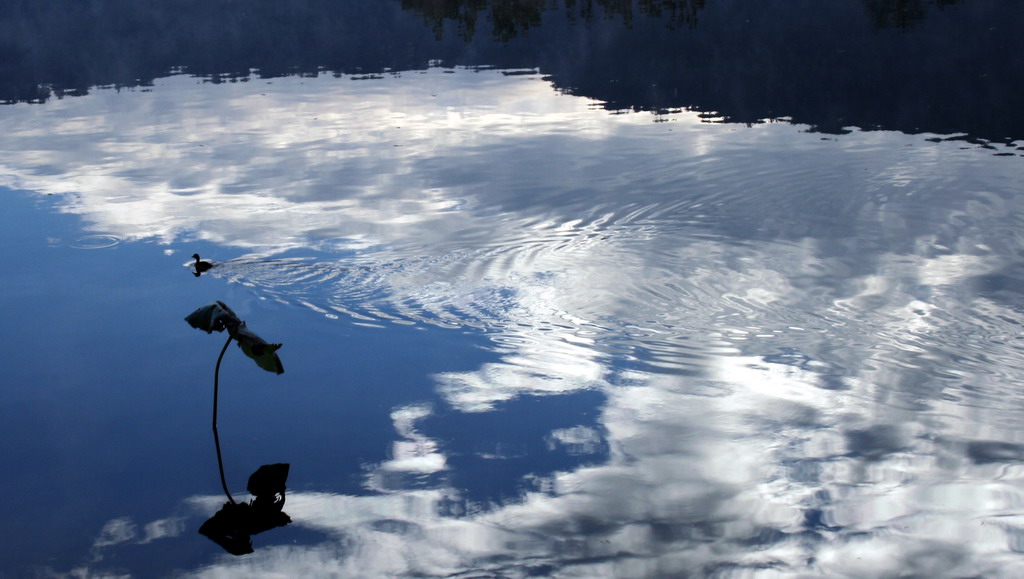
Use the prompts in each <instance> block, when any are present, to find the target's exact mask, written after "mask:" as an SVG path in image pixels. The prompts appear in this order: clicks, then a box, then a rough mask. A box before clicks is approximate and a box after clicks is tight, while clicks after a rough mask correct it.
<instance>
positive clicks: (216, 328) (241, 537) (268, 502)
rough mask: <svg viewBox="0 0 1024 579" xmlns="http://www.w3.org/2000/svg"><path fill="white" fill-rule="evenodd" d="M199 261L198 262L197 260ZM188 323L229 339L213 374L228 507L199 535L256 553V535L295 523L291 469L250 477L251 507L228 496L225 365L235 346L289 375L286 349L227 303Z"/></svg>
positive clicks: (264, 470)
mask: <svg viewBox="0 0 1024 579" xmlns="http://www.w3.org/2000/svg"><path fill="white" fill-rule="evenodd" d="M196 258H197V259H198V256H196ZM185 321H187V322H188V323H189V325H191V326H192V327H193V328H197V329H200V330H203V331H205V332H206V333H208V334H212V333H213V332H223V331H224V330H227V332H228V339H227V341H226V342H224V347H223V348H221V350H220V355H219V356H217V364H216V366H215V367H214V371H213V441H214V446H215V447H216V449H217V468H218V471H219V473H220V484H221V487H222V488H223V489H224V494H225V495H226V496H227V498H228V502H227V503H225V504H224V507H223V508H221V510H220V511H218V512H217V514H215V515H214V516H213V517H211V518H210V519H209V520H207V521H206V522H205V523H203V526H202V527H200V528H199V532H200V533H202V534H203V535H205V536H207V537H209V538H210V539H211V540H213V541H214V542H216V543H217V544H219V545H220V546H222V547H223V548H224V549H225V550H226V551H228V552H229V553H232V554H234V555H244V554H246V553H251V552H252V541H251V540H250V539H249V537H250V535H255V534H256V533H261V532H263V531H266V530H268V529H272V528H274V527H280V526H284V525H287V524H288V523H290V522H291V519H290V518H289V517H288V515H287V514H285V513H284V512H282V508H283V507H284V496H285V482H286V481H287V479H288V470H289V465H288V464H285V463H277V464H269V465H263V466H261V467H260V468H259V469H258V470H257V471H256V472H254V473H253V474H252V475H251V476H250V477H249V484H248V486H247V487H246V488H247V490H248V491H249V493H250V494H252V495H253V497H254V498H253V499H252V500H251V501H250V502H248V503H237V502H235V499H234V497H232V496H231V491H230V490H228V484H227V480H226V478H225V476H224V460H223V457H222V455H221V450H220V435H219V434H218V432H217V408H218V400H219V397H220V365H221V361H223V359H224V353H225V352H227V349H228V346H229V345H230V344H231V341H232V340H234V341H235V342H237V343H238V347H239V348H241V350H242V352H243V353H244V354H245V355H246V356H248V357H250V358H252V359H253V360H254V361H255V362H256V364H257V365H258V366H259V367H260V368H263V369H264V370H266V371H268V372H274V373H275V374H282V373H284V366H283V365H282V364H281V359H280V358H278V356H277V350H278V349H280V348H281V344H271V343H269V342H267V341H266V340H264V339H263V338H261V337H259V336H258V335H256V334H255V333H254V332H252V331H251V330H249V328H248V327H246V325H245V322H243V321H242V320H241V319H239V317H238V316H237V315H236V314H235V312H233V311H231V308H229V307H228V306H227V305H226V304H224V302H220V301H218V302H214V303H212V304H210V305H207V306H203V307H201V308H199V309H197V310H196V311H194V312H192V313H191V314H189V315H188V316H186V317H185Z"/></svg>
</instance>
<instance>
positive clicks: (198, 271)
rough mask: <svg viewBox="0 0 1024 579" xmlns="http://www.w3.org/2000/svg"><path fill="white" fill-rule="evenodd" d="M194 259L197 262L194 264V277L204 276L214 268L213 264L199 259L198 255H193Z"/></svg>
mask: <svg viewBox="0 0 1024 579" xmlns="http://www.w3.org/2000/svg"><path fill="white" fill-rule="evenodd" d="M192 259H194V260H196V262H195V263H193V264H192V275H194V276H196V277H199V276H201V275H203V274H204V273H206V272H208V271H210V270H211V269H212V268H213V264H212V263H210V262H208V261H203V260H201V259H199V254H198V253H193V254H192Z"/></svg>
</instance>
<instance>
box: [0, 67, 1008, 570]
mask: <svg viewBox="0 0 1024 579" xmlns="http://www.w3.org/2000/svg"><path fill="white" fill-rule="evenodd" d="M445 72H446V71H441V70H430V71H427V72H425V73H423V74H407V75H402V76H397V75H396V76H393V77H389V78H386V79H381V80H379V81H372V82H370V81H366V82H360V83H354V82H351V80H350V79H344V78H342V79H326V78H323V79H294V78H293V79H278V80H275V81H274V82H273V84H271V83H263V82H257V81H250V82H242V83H235V84H226V85H220V86H218V87H215V88H211V87H209V86H202V85H200V84H199V81H197V80H195V79H189V78H186V77H176V78H172V79H168V80H166V81H162V83H160V84H159V85H158V86H157V87H156V88H155V89H154V90H153V91H152V92H144V93H131V92H124V93H114V92H112V91H98V92H97V93H95V94H93V95H89V96H86V97H80V98H76V99H67V100H64V101H55V102H52V103H48V104H47V105H45V106H39V107H27V106H20V105H19V106H16V107H11V108H8V109H2V110H0V115H2V118H0V123H2V125H3V126H4V127H5V131H3V132H0V142H2V143H3V148H4V149H5V150H7V151H10V154H9V155H7V156H6V157H5V159H3V160H2V161H0V163H3V166H4V168H5V171H4V174H5V175H6V177H5V181H4V184H6V185H9V186H15V187H20V188H26V189H31V190H33V191H37V192H39V193H42V194H61V195H64V196H65V198H64V203H63V204H62V205H61V207H62V209H63V210H65V211H69V212H74V213H78V214H81V215H82V216H83V219H84V220H85V221H86V223H87V224H88V228H89V229H90V230H92V231H96V232H105V233H109V234H113V235H117V236H118V237H120V238H122V239H129V240H130V239H144V238H147V239H153V238H155V239H158V240H160V241H161V242H163V243H166V244H169V245H172V246H176V245H179V244H182V243H184V242H192V241H194V240H204V241H208V242H212V243H216V244H219V245H220V246H222V247H224V248H233V249H237V250H239V251H242V252H247V253H248V255H247V256H244V257H242V258H239V259H237V260H230V261H227V262H225V263H223V264H221V265H220V266H219V267H218V268H217V269H215V270H211V275H214V276H216V275H222V276H224V277H225V278H227V279H229V280H232V281H239V282H242V283H247V284H249V285H250V286H251V287H253V288H255V290H256V291H261V292H264V293H265V294H266V295H271V296H275V297H279V298H281V299H283V300H285V301H291V302H293V303H301V304H306V305H308V306H309V307H310V308H311V309H313V310H315V311H318V312H320V313H324V314H332V315H337V314H341V315H344V316H346V317H347V318H348V321H353V322H374V323H384V322H388V321H394V322H404V323H434V324H437V325H440V326H446V327H447V326H452V327H457V326H471V327H475V328H479V329H480V330H481V331H484V332H487V335H488V336H489V337H491V339H492V340H493V343H494V347H493V353H495V354H496V355H497V358H498V359H497V360H496V361H491V362H489V363H487V364H485V365H483V366H481V367H479V368H476V369H474V370H472V371H460V372H446V373H440V374H438V375H436V376H435V377H434V378H435V380H436V383H437V387H438V391H439V393H440V395H441V396H442V399H443V402H444V403H445V404H447V405H449V406H450V407H452V408H454V409H456V410H459V411H462V412H485V411H488V410H491V409H493V408H495V407H496V406H497V405H498V404H500V403H503V402H507V401H509V400H512V399H515V398H517V397H522V396H524V395H552V394H565V393H568V392H575V391H580V390H594V391H599V392H601V393H602V395H603V396H604V397H605V402H604V406H603V407H602V409H601V412H600V415H599V416H598V417H597V418H596V420H595V422H594V424H583V425H580V427H579V430H575V429H569V430H566V429H559V430H556V431H553V432H550V433H548V436H547V440H549V441H558V444H562V445H566V446H571V445H578V446H579V447H580V449H581V451H582V449H585V448H587V445H593V444H596V442H595V438H597V439H598V440H599V441H600V444H601V445H604V446H606V447H607V449H608V459H607V461H605V462H604V463H602V464H596V465H595V464H591V465H586V466H580V467H576V468H573V469H570V470H565V471H559V472H554V473H537V474H536V475H535V477H536V478H537V479H543V480H537V481H534V482H535V483H536V484H535V485H534V487H535V488H533V487H527V485H525V484H524V485H523V486H524V488H529V489H530V490H527V491H524V493H523V494H522V496H521V497H518V498H516V499H514V500H508V501H505V502H504V503H501V504H493V505H491V504H488V505H478V504H472V503H471V502H470V501H469V500H468V499H466V498H464V495H465V493H464V492H462V491H461V490H460V489H457V488H453V487H452V486H451V485H450V483H449V482H448V480H447V479H446V478H445V476H443V475H444V474H445V473H446V472H447V471H450V470H451V469H453V468H454V467H453V466H452V462H451V461H450V457H448V456H446V454H445V451H444V448H443V445H442V444H441V443H440V442H439V441H438V439H437V438H435V437H433V436H432V433H431V432H430V431H429V429H428V428H427V427H425V426H424V425H423V424H424V423H425V419H426V418H427V417H429V416H430V415H431V413H432V411H433V409H432V408H431V407H429V406H426V405H419V404H416V403H412V402H410V403H409V404H408V405H404V406H400V407H398V408H395V409H393V410H392V411H391V412H392V414H391V418H392V421H393V422H394V424H395V430H396V435H397V436H396V438H397V440H396V441H394V442H393V444H392V447H391V448H392V452H391V457H390V458H389V459H388V460H387V461H384V462H382V463H380V464H377V465H370V466H369V467H368V474H367V477H366V481H365V482H366V487H367V491H368V492H372V493H373V494H371V495H370V496H342V495H336V494H330V493H327V492H324V493H316V492H297V493H293V494H291V495H290V496H289V509H288V512H289V515H290V516H291V517H292V519H293V520H294V526H296V527H306V528H309V529H314V530H317V531H320V532H323V533H325V534H326V535H327V537H328V538H327V539H325V540H323V541H320V542H314V544H311V545H305V546H295V545H288V546H270V547H267V548H265V549H262V550H260V551H259V552H257V553H255V554H253V555H252V556H251V557H248V558H246V559H244V560H230V561H228V560H224V561H217V562H215V563H213V564H211V565H210V566H209V567H206V568H203V569H199V570H197V571H196V572H195V574H196V575H198V576H214V575H216V576H219V577H223V576H253V575H254V574H271V573H274V572H280V573H282V574H288V575H309V576H332V575H333V576H374V577H385V576H409V575H426V576H458V575H472V574H477V575H479V574H489V575H494V576H530V575H534V576H536V575H541V576H587V577H657V576H666V577H668V576H686V575H691V576H773V575H774V576H801V574H803V575H806V574H812V575H824V576H851V577H853V576H896V575H900V574H910V575H914V574H917V575H922V576H934V577H943V576H950V577H953V576H965V575H967V576H969V575H984V576H996V577H997V576H1007V577H1010V576H1014V575H1016V574H1019V572H1020V571H1021V569H1020V567H1021V565H1022V559H1021V558H1020V557H1018V556H1017V554H1016V553H1017V548H1018V547H1019V544H1020V539H1019V537H1020V528H1019V521H1018V520H1017V519H1018V517H1019V514H1018V512H1019V509H1020V508H1021V506H1022V504H1024V501H1022V497H1021V494H1020V488H1019V485H1018V484H1017V482H1018V480H1019V478H1020V472H1019V470H1020V469H1019V467H1020V464H1019V463H1020V459H1019V453H1018V452H1016V450H1015V449H1017V448H1018V446H1019V445H1022V444H1024V440H1021V436H1020V434H1019V433H1018V429H1017V424H1019V418H1020V414H1019V411H1018V410H1017V407H1018V406H1012V405H1011V404H1009V403H1007V402H1005V401H1003V402H997V400H998V398H999V397H1000V396H1006V397H1008V398H1007V399H1008V400H1010V401H1013V402H1019V401H1020V397H1019V395H1018V394H1017V393H1016V392H1015V391H1014V390H1012V389H1011V388H1010V387H1009V386H1007V384H1015V383H1019V381H1020V377H1021V376H1020V373H1021V368H1022V365H1021V364H1020V362H1019V353H1018V352H1017V349H1018V347H1017V346H1016V345H1015V342H1014V341H1013V338H1012V337H1013V336H1016V334H1017V333H1018V330H1019V327H1020V325H1021V322H1022V321H1024V320H1022V319H1021V315H1020V310H1019V309H1017V308H1015V307H1014V302H1013V299H1012V296H1011V297H1007V296H1006V295H1005V291H996V290H995V289H993V287H992V285H993V283H995V282H994V281H993V280H992V279H988V278H985V276H987V275H993V274H996V273H998V272H1007V271H1010V272H1012V271H1013V266H1014V261H1015V259H1016V258H1015V255H1017V254H1016V253H1015V251H1016V245H1015V243H1016V242H1015V234H1014V233H1012V232H1013V231H1015V227H1016V225H1017V221H1018V217H1019V215H1018V213H1019V212H1018V211H1017V209H1016V205H1015V204H1014V202H1013V199H1014V198H1015V191H1013V190H1012V187H1009V186H1008V185H1006V184H1007V183H1015V182H1017V181H1016V180H1015V179H1016V178H1018V177H1019V169H1018V168H1017V167H1016V166H1011V165H1008V164H1006V162H1005V161H1004V160H1002V159H997V158H992V157H984V156H982V155H980V154H979V153H977V152H975V151H959V150H957V149H955V148H954V147H952V146H951V145H949V144H948V143H933V144H928V145H924V146H923V147H922V146H921V145H922V144H923V141H922V140H921V139H917V138H914V137H907V136H904V135H898V134H891V133H859V132H853V133H852V134H850V135H847V136H846V137H844V139H845V140H844V141H843V142H842V144H837V145H835V146H834V147H833V146H832V144H824V145H823V144H822V143H820V142H818V137H815V136H813V135H807V134H804V133H800V132H799V131H798V130H797V129H795V128H794V127H791V126H788V125H763V126H758V127H753V128H749V129H744V128H737V127H735V126H729V125H714V126H704V125H701V123H700V120H699V118H698V117H697V116H696V115H690V114H688V113H680V114H679V115H675V116H673V117H672V119H671V122H666V123H657V124H655V123H651V122H649V121H650V119H649V118H648V117H645V116H643V115H615V116H612V115H607V114H606V113H604V112H602V111H595V110H593V109H592V108H591V107H590V106H589V104H590V103H587V102H586V101H584V100H581V99H576V98H571V97H567V96H565V95H558V94H556V93H554V92H553V91H552V90H551V89H550V87H549V86H548V85H547V84H546V83H545V82H544V81H543V80H542V79H541V78H539V77H538V76H530V75H516V76H503V75H501V74H500V73H498V72H497V71H483V72H470V71H447V72H452V74H446V73H445ZM456 160H457V162H456ZM979 165H981V166H982V167H981V168H979ZM978 181H981V184H978ZM296 250H302V251H305V252H314V251H315V252H320V253H321V254H322V255H323V254H326V255H330V256H336V257H337V259H335V260H331V259H319V260H312V259H301V258H292V257H288V256H285V257H282V254H285V253H287V252H289V251H296ZM218 271H219V272H221V273H217V272H218ZM1006 275H1008V274H1006ZM979 284H980V285H982V286H984V287H983V288H981V289H979ZM1004 285H1005V284H1004ZM986 288H987V289H986ZM1001 288H1002V289H1003V290H1005V287H1002V286H1001ZM965 383H969V384H970V388H968V387H965V385H964V384H965ZM1002 445H1007V446H1002ZM481 460H487V458H481ZM194 501H196V502H204V504H205V502H208V501H209V498H208V497H197V498H195V499H194ZM137 536H138V531H137V530H136V529H134V527H133V526H132V525H131V521H129V520H121V519H115V521H112V522H111V524H110V525H108V527H107V528H106V529H104V530H103V532H102V534H101V537H100V539H99V540H98V542H97V548H105V547H108V546H115V545H118V544H123V543H126V542H131V541H132V540H134V538H135V537H137ZM1007 545H1010V547H1007ZM257 571H258V573H257Z"/></svg>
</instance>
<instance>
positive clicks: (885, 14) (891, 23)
mask: <svg viewBox="0 0 1024 579" xmlns="http://www.w3.org/2000/svg"><path fill="white" fill-rule="evenodd" d="M959 2H960V0H864V3H865V5H866V8H867V12H868V16H869V17H870V18H871V23H872V24H873V25H874V26H875V27H876V28H910V27H911V26H914V25H915V24H918V23H919V22H921V21H923V20H924V19H925V18H926V17H927V16H928V9H929V7H930V6H938V7H939V8H942V7H944V6H951V5H953V4H957V3H959Z"/></svg>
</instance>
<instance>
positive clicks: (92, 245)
mask: <svg viewBox="0 0 1024 579" xmlns="http://www.w3.org/2000/svg"><path fill="white" fill-rule="evenodd" d="M121 241H122V240H121V238H120V237H118V236H116V235H103V234H97V235H85V236H82V237H79V238H78V239H76V240H74V241H72V242H71V243H69V244H68V247H71V248H73V249H107V248H110V247H114V246H115V245H118V244H120V243H121Z"/></svg>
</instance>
